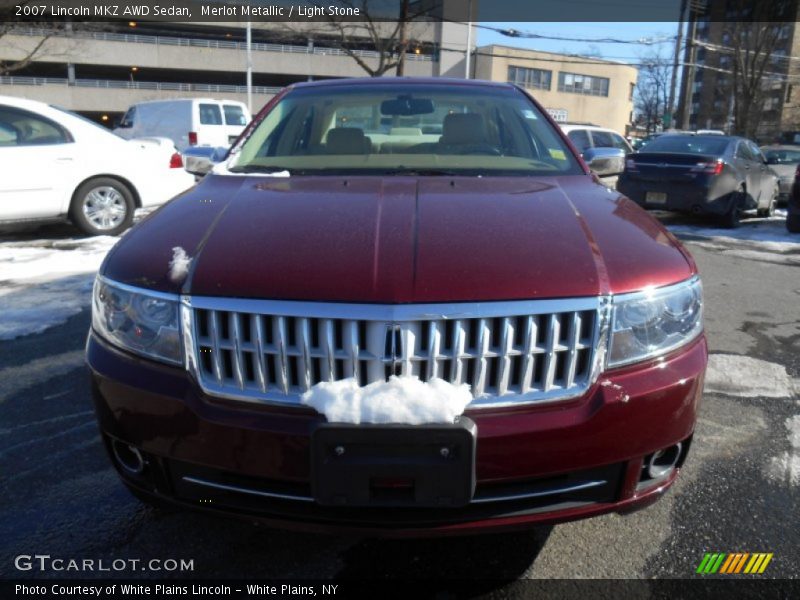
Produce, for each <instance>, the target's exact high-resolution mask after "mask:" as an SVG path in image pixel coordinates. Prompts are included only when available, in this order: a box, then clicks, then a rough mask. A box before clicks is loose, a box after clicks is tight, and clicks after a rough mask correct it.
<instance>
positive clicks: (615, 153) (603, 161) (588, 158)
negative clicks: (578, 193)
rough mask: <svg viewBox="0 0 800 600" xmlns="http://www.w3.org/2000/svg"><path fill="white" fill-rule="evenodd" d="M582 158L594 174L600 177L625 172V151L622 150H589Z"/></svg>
mask: <svg viewBox="0 0 800 600" xmlns="http://www.w3.org/2000/svg"><path fill="white" fill-rule="evenodd" d="M582 156H583V160H584V161H585V162H586V164H587V166H588V167H589V169H591V171H592V173H594V174H595V175H598V176H600V177H605V176H608V175H617V174H619V173H622V171H624V170H625V151H624V150H622V149H621V148H588V149H587V150H585V151H584V152H583V154H582Z"/></svg>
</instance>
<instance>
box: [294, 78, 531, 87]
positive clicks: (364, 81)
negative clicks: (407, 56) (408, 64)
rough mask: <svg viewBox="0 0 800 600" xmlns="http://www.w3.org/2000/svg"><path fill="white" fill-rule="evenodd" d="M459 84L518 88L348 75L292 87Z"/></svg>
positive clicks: (448, 80)
mask: <svg viewBox="0 0 800 600" xmlns="http://www.w3.org/2000/svg"><path fill="white" fill-rule="evenodd" d="M398 84H399V85H458V86H466V87H494V88H504V89H516V87H517V86H515V85H513V84H510V83H505V82H502V81H486V80H484V79H457V78H454V77H346V78H342V79H323V80H321V81H301V82H298V83H293V84H292V85H290V86H289V87H290V88H303V89H305V88H314V87H335V86H348V87H351V86H354V85H357V86H381V85H398Z"/></svg>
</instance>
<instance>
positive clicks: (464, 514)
mask: <svg viewBox="0 0 800 600" xmlns="http://www.w3.org/2000/svg"><path fill="white" fill-rule="evenodd" d="M706 360H707V347H706V342H705V339H704V338H703V337H701V338H699V339H698V340H695V341H694V342H692V343H691V344H690V345H689V346H687V347H684V348H681V349H680V350H679V351H677V352H675V353H673V354H671V355H669V356H666V357H663V358H662V359H659V360H657V361H652V362H649V363H646V364H642V365H635V366H631V367H626V368H622V369H616V370H614V371H611V372H608V373H606V374H603V375H601V377H600V378H599V380H598V381H597V383H596V384H595V385H593V386H592V387H591V388H590V390H589V391H588V392H587V393H586V394H585V395H584V396H582V397H580V398H577V399H575V400H571V401H568V402H562V403H556V404H550V405H542V406H525V407H515V408H505V409H492V410H480V411H467V416H468V417H470V418H471V419H472V420H473V421H474V422H475V423H476V425H477V431H478V436H477V448H476V480H477V485H476V491H475V496H474V498H473V502H471V503H470V504H468V505H466V506H462V507H458V508H449V507H448V508H424V509H423V508H418V507H402V508H381V507H375V508H349V507H330V506H321V505H319V504H317V503H316V502H315V501H314V499H313V497H312V494H311V491H310V478H311V473H310V465H311V458H310V438H311V434H312V432H313V431H314V429H315V428H316V427H317V425H318V424H319V423H321V422H324V418H323V417H322V416H321V415H318V414H317V413H316V412H314V411H313V410H310V409H298V408H278V407H266V406H264V407H262V406H253V405H252V404H248V405H247V406H243V405H242V404H240V403H236V402H228V401H223V400H220V399H216V398H211V397H208V396H206V395H204V394H203V392H202V391H201V390H200V388H199V386H198V385H197V384H196V383H195V382H194V381H193V380H192V378H191V377H189V375H188V374H187V373H186V372H185V371H184V370H182V369H180V368H174V367H169V366H166V365H160V364H156V363H153V362H151V361H148V360H144V359H140V358H137V357H133V356H131V355H128V354H126V353H124V352H121V351H119V350H117V349H115V348H113V347H111V346H109V345H107V344H106V343H105V342H104V341H102V340H100V339H98V338H97V337H96V336H95V335H94V334H90V336H89V340H88V343H87V361H88V364H89V367H90V370H91V374H92V390H93V397H94V402H95V407H96V412H97V416H98V420H99V423H100V427H101V430H102V432H103V435H104V440H105V442H106V444H107V446H108V447H109V448H111V445H112V444H113V443H114V442H115V441H116V442H121V443H124V444H130V445H132V446H135V447H136V448H138V449H139V450H140V451H141V453H142V455H143V457H144V460H145V468H144V470H143V471H142V472H141V473H132V472H130V471H126V470H125V469H122V468H120V465H119V462H118V461H117V460H113V461H112V462H114V464H115V466H116V467H117V469H118V471H119V472H120V475H121V476H122V478H123V480H124V482H125V483H126V485H128V486H129V487H130V488H131V489H132V490H134V491H135V492H136V493H137V494H138V495H140V496H146V497H149V498H152V499H158V500H166V501H169V502H172V503H177V504H179V505H182V506H186V507H194V508H201V509H205V510H210V511H215V512H221V513H226V514H235V515H240V516H243V517H247V518H256V519H259V520H263V521H265V522H267V523H270V524H273V525H278V526H286V527H294V528H301V529H307V530H317V531H319V530H323V531H359V532H362V533H366V534H377V535H412V536H415V535H439V534H442V535H446V534H457V533H466V532H476V531H488V530H492V531H495V530H503V529H513V528H518V527H521V526H525V525H533V524H537V523H545V522H547V523H553V522H559V521H566V520H573V519H579V518H584V517H589V516H593V515H598V514H602V513H608V512H627V511H632V510H636V509H637V508H641V507H643V506H646V505H648V504H650V503H652V502H653V501H655V500H656V499H657V498H658V497H660V495H661V494H662V493H663V492H664V491H665V490H666V489H667V488H668V487H669V486H670V485H671V484H672V483H673V481H674V480H675V477H676V475H677V473H678V471H679V469H680V466H681V465H682V464H683V461H684V459H685V456H686V451H687V450H688V443H689V441H690V439H691V435H692V432H693V430H694V424H695V420H696V414H697V408H698V404H699V402H700V398H701V392H702V387H703V376H704V372H705V365H706ZM678 443H683V446H682V451H681V455H680V458H679V460H678V462H677V465H676V468H674V469H672V470H670V471H669V472H668V473H666V474H665V475H664V476H663V477H659V478H656V479H650V478H648V476H647V475H646V474H645V472H646V471H645V470H644V469H643V464H644V461H645V459H646V458H648V457H649V456H652V455H653V453H654V452H656V451H658V450H661V449H665V448H669V447H672V446H674V445H675V444H678ZM112 456H113V452H112Z"/></svg>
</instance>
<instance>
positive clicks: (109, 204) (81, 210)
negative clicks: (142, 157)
mask: <svg viewBox="0 0 800 600" xmlns="http://www.w3.org/2000/svg"><path fill="white" fill-rule="evenodd" d="M135 208H136V203H135V202H134V201H133V192H131V190H130V188H128V186H126V185H125V184H124V183H122V182H121V181H119V180H117V179H112V178H111V177H96V178H94V179H90V180H88V181H85V182H84V183H83V184H81V186H80V187H78V189H77V190H75V194H74V195H73V196H72V203H71V204H70V207H69V218H70V220H71V221H72V222H73V223H74V224H75V226H76V227H77V228H78V229H80V230H81V231H82V232H83V233H85V234H87V235H119V234H120V233H122V232H123V231H125V230H126V229H128V227H130V226H131V224H132V223H133V211H134V210H135Z"/></svg>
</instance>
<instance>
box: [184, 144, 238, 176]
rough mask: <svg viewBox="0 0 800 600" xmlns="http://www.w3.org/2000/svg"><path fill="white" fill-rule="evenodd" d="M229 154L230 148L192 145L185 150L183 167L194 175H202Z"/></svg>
mask: <svg viewBox="0 0 800 600" xmlns="http://www.w3.org/2000/svg"><path fill="white" fill-rule="evenodd" d="M227 154H228V148H225V147H222V146H220V147H217V148H214V147H213V146H192V147H190V148H187V149H186V150H184V151H183V153H182V157H183V168H184V169H185V170H186V171H188V172H189V173H191V174H192V175H194V176H195V177H202V176H203V175H205V174H207V173H208V172H209V171H211V169H213V168H214V165H215V164H217V163H219V162H222V160H223V159H224V158H225V156H226V155H227Z"/></svg>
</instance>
